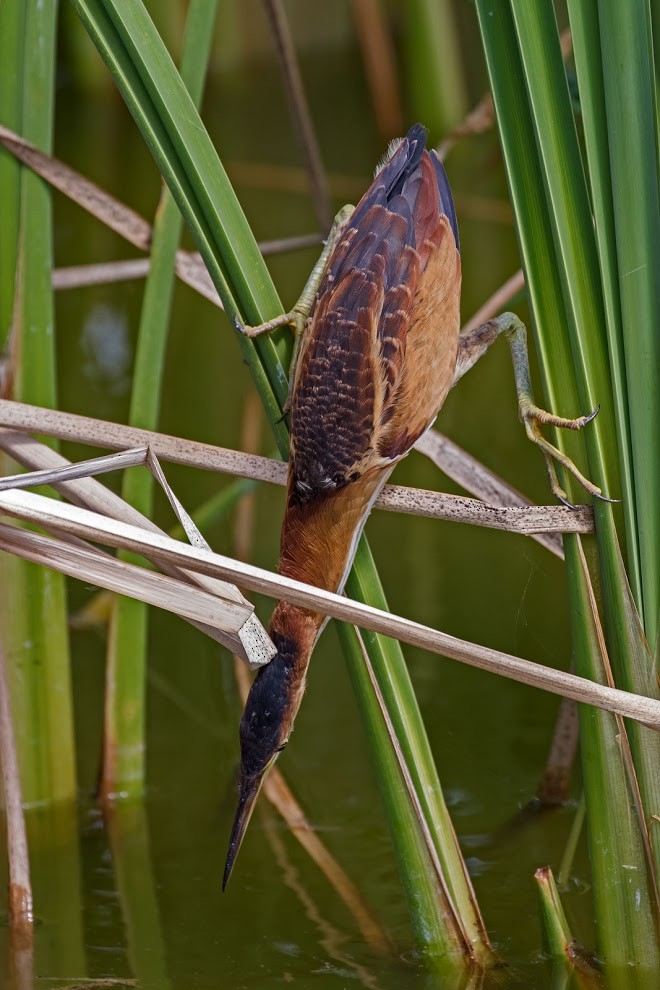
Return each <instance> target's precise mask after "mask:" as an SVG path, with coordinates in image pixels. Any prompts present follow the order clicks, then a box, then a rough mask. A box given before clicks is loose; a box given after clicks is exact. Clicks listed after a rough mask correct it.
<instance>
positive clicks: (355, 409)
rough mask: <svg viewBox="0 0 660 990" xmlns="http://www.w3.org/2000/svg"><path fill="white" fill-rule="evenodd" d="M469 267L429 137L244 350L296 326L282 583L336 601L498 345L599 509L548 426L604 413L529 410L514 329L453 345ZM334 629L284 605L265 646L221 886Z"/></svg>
mask: <svg viewBox="0 0 660 990" xmlns="http://www.w3.org/2000/svg"><path fill="white" fill-rule="evenodd" d="M460 297H461V254H460V244H459V235H458V225H457V221H456V211H455V208H454V202H453V199H452V194H451V190H450V187H449V181H448V179H447V174H446V172H445V169H444V166H443V164H442V161H441V160H440V158H439V156H438V154H437V153H436V152H435V151H434V150H433V149H432V150H430V151H428V150H427V149H426V131H425V129H424V127H423V126H422V125H421V124H415V125H414V126H413V127H411V128H410V130H409V131H408V133H407V135H406V137H404V138H402V139H399V140H397V141H394V142H392V143H391V145H390V147H389V149H388V152H387V154H386V155H385V157H384V159H383V160H382V162H381V163H380V164H379V166H378V167H377V169H376V173H375V176H374V179H373V182H372V183H371V185H370V186H369V188H368V189H367V191H366V192H365V194H364V195H363V197H362V199H361V200H360V201H359V203H358V204H357V206H356V207H355V208H353V207H345V208H344V209H343V210H341V211H340V212H339V213H338V214H337V217H336V219H335V224H334V226H333V229H332V231H331V233H330V235H329V237H328V240H327V242H326V246H325V249H324V251H323V253H322V254H321V257H320V259H319V262H318V263H317V264H316V266H315V267H314V270H313V271H312V274H311V276H310V279H309V280H308V283H307V285H306V287H305V289H304V290H303V293H302V295H301V297H300V300H299V301H298V303H297V304H296V306H294V308H293V310H292V311H291V312H289V313H285V314H282V315H281V316H279V317H276V318H275V319H273V320H270V321H269V322H267V323H264V324H261V325H260V326H258V327H245V326H243V325H242V324H240V322H237V327H238V329H239V330H241V331H242V332H244V333H246V334H247V335H248V336H250V337H254V336H258V335H259V334H260V333H264V332H268V331H270V330H273V329H275V328H276V327H279V326H282V325H285V324H292V325H293V326H294V329H295V344H294V352H293V353H294V357H293V359H292V370H291V374H290V389H289V396H288V398H287V402H286V404H285V412H288V413H289V414H290V458H289V470H288V480H287V492H286V505H285V511H284V519H283V523H282V535H281V543H280V558H279V572H280V574H282V575H284V576H286V577H288V578H293V579H295V580H297V581H303V582H306V583H307V584H311V585H315V586H316V587H318V588H323V589H325V590H327V591H332V592H341V591H342V590H343V587H344V583H345V581H346V578H347V577H348V573H349V571H350V568H351V565H352V562H353V558H354V556H355V552H356V549H357V545H358V541H359V538H360V535H361V533H362V529H363V527H364V524H365V522H366V520H367V517H368V515H369V512H370V510H371V507H372V506H373V504H374V502H375V500H376V498H377V496H378V494H379V492H380V491H381V489H382V487H383V485H384V484H385V482H386V481H387V479H388V477H389V475H390V474H391V472H392V470H393V469H394V467H395V466H396V464H397V463H398V462H399V461H400V460H401V459H402V458H403V457H405V456H406V454H407V453H408V452H409V451H410V449H411V448H412V447H413V446H414V444H415V443H416V442H417V440H419V438H420V437H421V436H422V434H423V433H424V432H425V431H426V430H427V429H428V428H429V427H430V426H431V425H432V423H433V422H434V420H435V419H436V416H437V414H438V412H439V410H440V408H441V406H442V404H443V402H444V401H445V398H446V397H447V394H448V392H449V390H450V388H451V387H452V386H453V385H454V384H455V382H456V381H457V380H458V379H459V378H460V377H461V376H462V375H463V374H465V372H466V371H467V370H469V368H470V367H472V365H473V364H474V362H475V361H476V360H477V359H478V358H479V357H480V356H481V355H482V354H483V353H484V352H485V350H486V349H487V348H488V347H489V346H490V344H491V343H492V342H493V341H494V340H495V339H497V337H498V336H499V335H500V334H504V335H505V336H506V337H507V339H508V341H509V345H510V348H511V353H512V358H513V366H514V375H515V380H516V388H517V392H518V409H519V416H520V419H521V420H522V421H523V423H524V425H525V429H526V431H527V435H528V436H529V438H530V440H532V441H533V442H534V443H536V444H537V445H538V446H539V447H540V449H541V451H542V453H543V456H544V458H545V460H546V465H547V467H548V473H549V476H550V483H551V488H552V490H553V492H554V493H555V495H556V496H557V497H558V498H559V499H560V500H562V501H567V499H566V495H565V492H564V491H563V489H561V488H560V487H559V484H558V481H557V476H556V473H555V470H554V464H553V460H556V461H558V462H559V463H561V464H562V465H563V466H564V467H565V468H566V469H567V470H569V471H570V472H572V473H573V475H574V476H575V477H576V478H577V479H578V481H579V482H580V483H581V484H582V485H583V487H584V488H585V489H586V490H587V491H588V492H589V493H590V494H592V495H594V496H597V497H601V498H602V497H604V496H603V495H602V493H601V491H600V489H599V488H598V487H597V486H595V485H593V484H592V483H591V482H590V481H589V480H588V479H586V478H585V477H584V476H583V475H582V474H581V473H580V472H579V470H578V469H577V467H576V466H575V465H574V464H573V462H572V461H571V460H570V459H569V458H568V457H566V455H564V454H563V453H562V452H561V451H560V450H558V449H557V448H556V447H554V446H553V445H552V444H551V443H550V442H549V441H548V440H547V439H546V438H545V437H544V436H543V435H542V434H541V432H540V429H539V426H540V425H542V424H551V425H554V426H557V427H561V428H568V429H581V428H582V427H583V426H585V425H586V424H587V423H589V422H590V421H591V420H592V419H593V417H594V416H595V415H596V413H597V412H598V409H596V410H594V411H593V412H592V413H590V414H588V415H586V416H581V417H578V418H577V419H565V418H563V417H559V416H555V415H553V414H551V413H548V412H546V411H545V410H543V409H540V408H539V407H538V406H536V405H535V403H534V399H533V395H532V391H531V383H530V376H529V363H528V358H527V347H526V331H525V327H524V326H523V324H522V323H521V322H520V320H519V319H518V317H517V316H515V314H512V313H505V314H503V315H502V316H500V317H497V318H496V319H493V320H489V321H488V322H487V323H485V324H483V325H481V326H480V327H476V328H474V329H473V330H472V331H470V332H469V333H464V334H462V335H461V332H460ZM326 621H327V618H326V617H325V616H324V615H322V614H321V613H319V612H315V611H313V610H312V609H308V608H302V607H300V606H298V605H292V604H290V603H288V602H285V601H279V602H278V603H277V604H276V606H275V609H274V611H273V614H272V617H271V621H270V625H269V635H270V638H271V640H272V642H273V645H274V646H275V648H276V650H277V652H276V654H275V656H274V658H273V659H272V660H271V661H270V662H269V663H268V664H267V665H266V666H264V667H262V668H261V670H260V671H259V672H258V674H257V676H256V678H255V680H254V681H253V683H252V687H251V689H250V692H249V695H248V698H247V701H246V704H245V709H244V711H243V715H242V718H241V722H240V730H239V738H240V751H241V763H240V777H239V796H238V806H237V809H236V813H235V818H234V822H233V826H232V831H231V836H230V841H229V849H228V853H227V860H226V865H225V871H224V876H223V883H222V888H223V890H224V889H225V888H226V886H227V882H228V880H229V877H230V874H231V871H232V869H233V866H234V863H235V860H236V856H237V854H238V850H239V848H240V845H241V842H242V840H243V837H244V835H245V831H246V829H247V826H248V822H249V820H250V816H251V813H252V810H253V808H254V806H255V802H256V800H257V797H258V794H259V789H260V787H261V784H262V782H263V780H264V778H265V776H266V774H267V773H268V771H269V769H270V767H271V766H272V765H273V763H274V762H275V760H276V759H277V757H278V756H279V754H280V753H281V752H282V750H283V749H284V747H285V746H286V744H287V742H288V740H289V737H290V735H291V732H292V729H293V725H294V721H295V717H296V715H297V713H298V709H299V708H300V704H301V701H302V698H303V694H304V691H305V680H306V677H307V670H308V667H309V662H310V658H311V655H312V652H313V650H314V646H315V644H316V641H317V639H318V637H319V635H320V633H321V631H322V630H323V627H324V625H325V623H326Z"/></svg>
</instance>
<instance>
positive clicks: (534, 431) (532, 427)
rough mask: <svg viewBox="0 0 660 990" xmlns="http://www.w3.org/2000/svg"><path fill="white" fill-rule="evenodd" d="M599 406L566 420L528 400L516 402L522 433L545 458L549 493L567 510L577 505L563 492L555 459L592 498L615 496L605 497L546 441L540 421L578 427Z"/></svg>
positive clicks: (582, 424)
mask: <svg viewBox="0 0 660 990" xmlns="http://www.w3.org/2000/svg"><path fill="white" fill-rule="evenodd" d="M599 409H600V406H596V408H595V409H594V410H593V411H592V412H590V413H588V414H587V415H585V416H578V417H577V418H576V419H565V418H564V417H563V416H555V415H554V414H553V413H549V412H546V411H545V409H540V408H539V407H538V406H536V405H534V403H533V402H531V401H530V400H529V399H521V401H520V403H519V413H520V419H521V421H522V422H523V424H524V426H525V432H526V433H527V436H528V437H529V439H530V440H531V441H532V443H535V444H536V445H537V447H540V448H541V451H542V453H543V456H544V458H545V461H546V466H547V468H548V475H549V477H550V488H551V489H552V493H553V495H554V496H555V498H557V499H558V500H559V501H560V502H561V503H562V504H563V505H566V506H567V507H568V508H570V509H574V508H576V506H575V505H574V504H573V503H572V502H571V501H570V500H569V498H568V496H567V494H566V492H565V491H564V490H563V488H561V486H560V485H559V481H558V479H557V473H556V471H555V465H554V462H555V461H556V462H557V463H558V464H561V465H562V466H563V467H564V468H565V469H566V470H567V471H569V472H570V473H571V474H572V475H573V477H574V478H575V479H576V480H577V481H578V482H579V483H580V484H581V485H582V487H583V488H584V489H585V491H587V492H588V493H589V494H590V495H591V496H592V497H593V498H599V499H602V501H604V502H616V501H618V499H613V498H608V496H607V495H604V494H603V492H602V491H601V489H600V488H599V487H598V486H597V485H594V484H593V482H591V481H589V479H588V478H585V476H584V475H583V474H582V472H581V471H579V470H578V468H577V467H576V466H575V464H574V463H573V461H572V460H571V458H570V457H568V456H567V455H566V454H563V453H562V452H561V450H559V449H558V448H557V447H555V446H554V444H552V443H550V441H549V440H546V438H545V437H544V436H543V434H542V433H541V430H540V424H544V425H546V424H547V425H548V426H555V427H558V428H559V429H565V430H581V429H582V428H583V427H584V426H586V425H587V424H588V423H590V422H591V421H592V420H593V419H594V418H595V417H596V416H597V415H598V411H599Z"/></svg>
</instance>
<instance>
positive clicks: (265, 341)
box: [73, 0, 489, 968]
mask: <svg viewBox="0 0 660 990" xmlns="http://www.w3.org/2000/svg"><path fill="white" fill-rule="evenodd" d="M73 2H74V4H75V6H76V9H77V10H78V12H79V13H80V15H81V17H82V19H83V21H84V23H85V26H86V27H87V29H88V31H89V33H90V35H91V36H92V38H93V40H94V42H95V44H96V45H97V47H98V49H99V51H100V52H101V54H102V56H103V58H104V59H105V61H106V63H107V64H108V66H109V68H110V70H111V72H112V73H113V76H114V78H115V81H116V82H117V85H118V87H119V89H120V91H121V93H122V95H123V96H124V98H125V100H126V102H127V104H128V106H129V109H130V110H131V112H132V113H133V116H134V117H135V120H136V122H137V124H138V126H139V128H140V130H141V132H142V134H143V136H144V137H145V140H146V141H147V143H148V145H149V147H150V149H151V151H152V153H153V155H154V157H155V159H156V162H157V164H158V167H159V168H160V170H161V172H162V174H163V176H164V178H165V180H166V181H167V183H168V185H169V187H170V189H171V191H172V194H173V195H174V198H175V199H176V201H177V203H178V205H179V209H180V210H181V212H182V214H183V215H184V218H185V219H186V221H187V222H188V225H189V227H190V229H191V232H192V233H193V235H194V237H195V240H196V242H197V245H198V247H199V250H200V251H201V253H202V256H203V257H204V260H205V263H206V265H207V267H208V270H209V272H210V274H211V277H212V279H213V281H214V283H215V285H216V288H217V289H218V292H219V294H220V296H221V299H222V302H223V305H224V308H225V311H226V312H227V315H228V316H229V317H230V319H231V318H233V316H234V315H235V314H236V313H237V312H238V311H239V310H240V315H241V317H242V319H243V320H245V322H247V323H250V324H256V323H259V322H262V321H264V320H266V319H270V318H272V317H274V316H276V315H277V314H278V313H281V312H282V308H281V304H280V302H279V299H278V298H277V293H276V291H275V288H274V286H273V284H272V281H271V280H270V277H269V275H268V272H267V269H266V267H265V265H264V263H263V259H262V257H261V255H260V253H259V250H258V248H257V245H256V242H255V241H254V238H253V236H252V233H251V231H250V229H249V227H248V225H247V223H246V221H245V217H244V215H243V212H242V210H241V208H240V205H239V203H238V201H237V199H236V197H235V194H234V191H233V189H232V188H231V185H230V184H229V181H228V180H227V177H226V174H225V172H224V170H223V168H222V165H221V163H220V161H219V159H218V157H217V154H216V152H215V149H214V148H213V145H212V144H211V142H210V139H209V137H208V134H207V133H206V130H205V129H204V126H203V124H202V122H201V120H200V119H199V115H198V114H197V112H196V110H195V108H194V106H193V105H192V102H191V100H190V97H189V96H188V94H187V93H186V91H185V88H184V87H183V85H182V83H181V79H180V77H179V75H178V73H177V72H176V69H175V67H174V65H173V64H172V61H171V59H170V58H169V56H168V55H167V52H166V51H165V49H164V47H163V45H162V42H161V40H160V38H159V37H158V35H157V33H156V31H155V29H154V28H153V24H152V23H151V22H150V20H149V18H148V15H147V14H146V11H145V10H144V7H143V6H142V4H141V3H139V2H137V0H130V2H123V3H120V2H119V0H103V2H101V0H73ZM239 340H240V346H241V349H242V352H243V355H244V357H245V360H246V362H247V364H248V366H249V367H250V370H251V372H252V375H253V377H254V380H255V384H256V385H257V388H258V389H259V392H260V395H261V398H262V401H263V403H264V406H265V408H266V412H267V414H268V417H269V421H270V424H271V428H272V429H273V432H274V434H275V437H276V440H277V444H278V447H279V450H280V453H281V454H282V455H283V456H284V457H286V456H287V455H288V434H287V430H286V427H285V425H284V423H283V422H281V407H282V404H283V402H284V400H285V397H286V393H287V376H286V371H285V363H283V362H286V361H287V360H288V354H289V347H288V342H285V341H283V340H282V339H280V340H279V341H276V340H274V339H272V338H271V337H270V336H269V337H262V338H259V339H257V340H256V341H255V342H254V344H253V343H252V342H251V341H249V340H247V339H245V338H243V337H242V336H241V337H240V338H239ZM365 552H366V551H365V550H361V551H360V553H361V554H364V553H365ZM365 568H366V573H367V576H368V579H369V583H370V585H371V588H372V589H376V590H377V592H378V594H382V592H381V591H380V585H379V582H378V577H377V574H376V572H375V569H374V568H373V565H372V564H371V562H370V561H368V559H367V560H365ZM365 590H367V591H369V589H368V588H367V589H365ZM365 598H368V596H367V595H365ZM369 600H370V599H369ZM369 656H370V660H371V663H372V665H373V667H374V670H375V671H377V672H378V673H377V676H378V677H379V679H380V678H381V677H382V678H383V679H385V678H386V677H387V671H386V670H384V669H383V663H382V657H381V655H380V653H379V651H371V650H370V651H369ZM393 659H394V662H395V663H396V664H397V668H398V669H397V674H398V677H399V678H400V680H401V682H402V683H404V682H406V681H407V678H408V674H407V671H406V668H405V665H404V664H403V663H402V662H401V659H400V656H397V657H396V658H393ZM356 661H357V658H356ZM357 662H360V661H357ZM369 693H370V694H371V695H372V697H371V700H369ZM392 695H393V696H394V697H395V698H396V705H397V706H398V708H399V710H400V712H401V714H400V715H399V716H398V717H397V716H395V717H394V718H393V719H392V720H393V721H394V723H395V724H398V723H401V724H408V725H409V726H413V725H415V724H416V725H417V726H418V728H417V730H416V731H421V732H423V729H421V728H419V727H421V721H420V719H419V714H418V712H417V711H416V702H415V700H414V695H413V694H412V691H411V690H410V691H409V692H404V693H401V692H399V691H397V690H396V686H395V685H393V688H392ZM361 702H362V703H363V704H364V705H369V706H370V711H371V712H372V715H373V721H374V722H375V721H376V720H377V719H379V718H381V716H380V709H379V707H378V702H377V700H376V698H375V697H373V692H372V691H371V689H366V688H365V689H364V694H363V696H362V697H361ZM411 706H414V709H415V714H414V715H413V714H412V713H411V712H410V707H411ZM381 721H382V719H381ZM383 746H385V743H383ZM387 746H388V747H389V748H390V749H391V744H390V743H389V740H388V742H387ZM421 769H422V772H424V774H425V779H426V781H427V786H426V788H425V796H426V797H425V798H424V799H422V797H418V800H419V802H420V804H421V805H422V807H424V804H425V801H426V800H428V801H429V802H431V803H432V804H434V805H435V804H436V802H437V805H436V808H435V814H434V816H433V819H432V820H430V821H429V822H428V823H427V824H428V828H429V829H430V830H431V832H432V834H434V832H435V819H436V818H437V817H442V812H441V810H439V804H440V799H439V795H440V793H441V790H440V785H439V782H438V780H437V775H436V773H435V769H434V768H433V769H431V768H428V772H427V768H421ZM429 777H430V779H429ZM387 786H388V788H390V789H394V788H396V789H397V790H400V788H401V780H400V774H399V770H398V766H397V765H396V764H395V763H392V773H391V775H390V777H389V778H388V784H387ZM413 810H414V809H413ZM408 820H409V823H410V828H411V829H412V830H413V832H412V833H411V834H401V835H399V834H398V832H399V830H398V829H397V828H396V824H395V825H394V826H393V831H394V832H395V834H396V835H397V845H396V849H397V854H398V855H399V856H400V865H401V870H402V872H403V873H404V875H406V876H409V877H420V878H422V877H424V876H425V875H427V874H428V871H429V865H430V863H429V855H428V853H426V852H425V851H424V845H425V840H424V839H423V833H422V829H421V826H420V825H419V823H418V822H417V821H416V816H415V814H414V813H412V814H410V815H409V816H408ZM420 836H422V839H420ZM432 841H434V843H435V842H436V841H437V843H438V844H441V842H442V840H441V837H440V836H439V835H437V834H434V837H433V840H432ZM460 872H461V868H457V869H456V870H455V873H456V876H458V875H459V873H460ZM408 893H409V899H408V903H409V907H410V912H411V916H412V919H413V925H414V927H415V930H416V932H417V936H418V940H419V942H420V944H421V945H422V946H423V948H424V949H425V950H426V951H427V952H428V953H429V954H431V955H433V956H435V957H441V956H443V955H446V954H447V953H453V952H454V951H455V948H456V937H455V931H456V928H457V926H458V928H462V929H463V930H466V929H467V930H471V921H470V919H468V920H467V921H465V920H464V919H460V920H459V921H458V922H451V921H448V920H447V919H440V918H439V911H438V897H437V890H436V889H435V888H434V885H433V884H431V885H427V884H424V883H423V882H422V880H421V879H420V883H419V885H418V886H417V887H416V888H414V889H411V888H409V890H408ZM465 896H466V897H469V891H468V892H467V893H466V895H465ZM472 953H473V955H476V956H480V957H482V958H483V957H487V956H488V955H489V948H488V946H487V943H486V942H485V941H484V940H482V942H481V943H480V944H479V945H478V946H476V947H475V948H473V950H472ZM466 958H467V957H466V956H465V955H463V952H462V950H461V954H460V955H459V957H458V959H455V962H454V963H450V965H451V966H452V968H455V967H456V966H458V967H460V968H463V966H464V961H465V960H466Z"/></svg>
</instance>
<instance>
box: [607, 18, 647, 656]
mask: <svg viewBox="0 0 660 990" xmlns="http://www.w3.org/2000/svg"><path fill="white" fill-rule="evenodd" d="M598 11H599V18H600V44H601V50H602V60H603V80H604V90H605V108H606V116H607V137H608V147H609V155H610V163H611V191H612V203H613V211H614V223H615V230H616V251H617V260H618V285H619V292H620V297H621V314H622V321H623V345H624V351H625V374H626V379H627V384H628V391H627V399H628V411H629V417H630V437H631V446H632V460H633V474H634V485H635V503H636V509H637V527H638V534H639V555H640V571H641V589H642V596H641V597H642V607H641V615H642V616H643V624H644V629H645V631H646V636H647V638H648V641H649V643H651V644H652V645H653V647H655V644H656V640H657V636H658V618H659V612H660V513H658V504H657V494H658V490H659V486H660V459H659V458H658V451H659V450H660V388H659V387H658V386H659V375H660V372H659V369H660V334H658V313H659V312H660V279H659V278H658V271H660V192H659V188H660V174H659V172H660V165H659V163H658V122H657V118H656V106H657V102H658V95H657V83H656V76H655V71H654V66H653V60H652V56H653V43H652V37H651V12H650V7H649V3H648V0H631V2H630V3H626V4H618V3H617V2H616V0H599V4H598Z"/></svg>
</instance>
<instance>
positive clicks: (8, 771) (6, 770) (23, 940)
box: [0, 643, 34, 950]
mask: <svg viewBox="0 0 660 990" xmlns="http://www.w3.org/2000/svg"><path fill="white" fill-rule="evenodd" d="M0 763H1V764H2V784H3V789H4V797H5V815H6V820H7V857H8V860H9V930H10V935H11V939H12V948H15V949H19V950H21V949H26V948H28V947H29V946H31V945H32V942H33V940H34V912H33V907H32V884H31V882H30V860H29V856H28V846H27V835H26V830H25V817H24V815H23V798H22V796H21V781H20V777H19V772H18V758H17V756H16V744H15V740H14V726H13V722H12V715H11V702H10V699H9V687H8V684H7V676H6V673H5V656H4V650H3V648H2V644H1V643H0Z"/></svg>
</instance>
